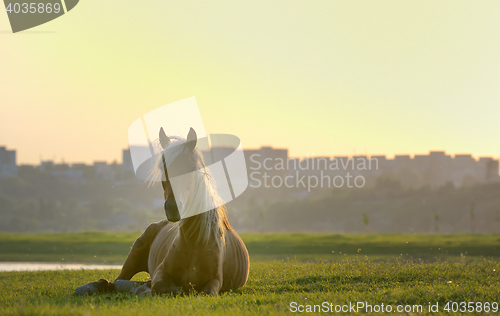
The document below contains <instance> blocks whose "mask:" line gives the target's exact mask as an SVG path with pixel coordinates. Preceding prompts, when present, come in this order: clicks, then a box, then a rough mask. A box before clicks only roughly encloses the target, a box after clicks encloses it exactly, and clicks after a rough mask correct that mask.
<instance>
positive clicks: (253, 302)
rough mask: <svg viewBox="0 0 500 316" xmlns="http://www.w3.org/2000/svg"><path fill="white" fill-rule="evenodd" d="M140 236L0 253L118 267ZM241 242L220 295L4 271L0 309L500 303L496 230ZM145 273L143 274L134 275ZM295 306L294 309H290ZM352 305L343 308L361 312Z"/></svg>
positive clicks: (52, 311) (100, 274)
mask: <svg viewBox="0 0 500 316" xmlns="http://www.w3.org/2000/svg"><path fill="white" fill-rule="evenodd" d="M136 237H137V234H104V233H85V234H67V235H50V234H47V235H12V234H9V235H0V240H1V242H0V255H1V260H3V261H6V260H10V261H12V260H22V261H29V260H32V261H33V260H36V261H40V260H45V261H55V260H59V261H60V260H61V259H62V258H64V259H65V261H68V262H69V261H80V260H82V261H85V262H92V263H103V262H105V261H106V263H110V262H113V263H120V260H122V259H123V258H124V256H126V254H127V252H128V249H129V248H130V245H131V243H132V242H133V240H134V239H135V238H136ZM243 239H244V240H245V242H246V244H247V246H248V249H249V252H250V256H251V258H252V264H251V268H250V277H249V280H248V283H247V285H246V286H245V287H243V288H242V289H239V290H237V291H234V292H231V293H226V294H223V295H221V296H219V297H216V298H212V297H206V296H185V297H165V296H162V297H131V296H128V295H125V294H101V295H95V296H91V297H77V296H75V295H74V294H73V293H74V289H75V288H76V287H78V286H80V285H83V284H85V283H88V282H90V281H94V280H97V279H99V278H107V279H113V278H115V277H116V275H117V274H118V270H101V271H97V270H90V271H89V270H82V271H41V272H3V273H0V314H18V315H26V314H48V315H120V316H121V315H138V314H144V315H166V314H172V315H207V314H213V315H240V314H259V315H260V314H263V315H266V314H268V315H274V314H288V313H290V312H291V309H292V310H293V309H294V308H295V307H297V308H299V305H302V306H304V308H307V305H310V306H314V305H320V307H324V306H323V305H322V304H324V302H327V304H330V303H331V304H332V305H331V306H329V307H328V308H333V310H335V308H336V307H337V308H342V306H343V305H347V306H348V305H349V304H350V303H351V304H356V302H367V303H368V304H371V305H372V308H375V306H379V308H380V306H381V304H384V306H385V305H387V304H390V305H391V307H392V308H393V310H396V309H397V308H398V307H397V305H403V307H402V308H404V307H405V306H404V305H406V304H408V305H409V306H408V307H406V308H408V309H410V310H412V311H411V312H410V313H409V314H419V315H420V314H422V313H421V312H420V310H419V309H418V308H419V307H418V305H421V306H422V310H421V311H422V312H423V313H426V312H428V302H431V304H433V305H435V304H439V306H438V308H439V312H441V313H442V312H444V311H445V310H444V308H445V307H446V304H447V303H449V305H448V307H450V308H453V307H452V304H451V302H457V303H460V302H482V303H486V302H489V305H488V306H489V309H490V310H491V311H492V310H493V309H492V305H491V303H492V302H497V303H499V302H500V278H499V273H500V260H498V259H499V256H500V254H499V251H498V247H499V246H500V236H496V235H315V234H309V235H308V234H264V235H261V234H255V235H253V234H252V235H243ZM332 251H334V252H332ZM340 252H342V253H340ZM94 256H95V257H94ZM88 257H90V258H88ZM286 257H288V258H289V259H286ZM377 258H378V259H377ZM308 259H311V260H310V261H307V260H308ZM147 276H148V275H147V274H146V273H141V274H139V275H137V276H136V277H135V279H136V280H145V279H146V278H147ZM292 302H296V305H292V306H290V304H291V303H292ZM337 305H338V306H337ZM474 306H475V307H474V309H475V310H476V308H478V307H477V306H476V305H474ZM485 306H486V305H485V304H483V305H482V307H483V308H484V307H485ZM455 307H458V308H460V305H455ZM311 308H314V307H311ZM344 308H345V307H344ZM349 310H350V312H347V313H344V314H350V313H353V311H356V310H351V309H349ZM357 311H358V312H359V313H360V314H361V313H363V312H365V310H364V309H359V310H357Z"/></svg>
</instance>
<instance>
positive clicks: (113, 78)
mask: <svg viewBox="0 0 500 316" xmlns="http://www.w3.org/2000/svg"><path fill="white" fill-rule="evenodd" d="M499 15H500V2H499V1H480V2H478V1H460V0H458V1H425V0H423V1H334V0H327V1H322V0H316V1H305V0H302V1H297V0H285V1H278V0H271V1H269V0H266V1H260V0H256V1H247V2H243V1H226V0H222V1H191V0H187V1H167V0H162V1H157V0H144V1H141V2H133V3H132V2H128V1H118V0H107V1H87V0H81V1H80V3H79V4H78V5H77V6H76V7H75V8H74V9H73V10H71V11H70V12H68V13H67V14H65V15H63V16H62V17H60V18H58V19H56V20H53V21H51V22H48V23H46V24H43V25H40V26H38V27H36V28H33V29H30V30H27V31H24V32H20V33H16V34H12V32H11V30H10V25H9V21H8V17H7V14H6V12H5V13H1V12H0V146H7V148H8V149H15V150H17V161H18V163H20V164H23V163H28V164H38V163H39V162H40V160H41V159H43V160H49V159H51V160H55V161H56V162H62V161H65V162H68V163H73V162H75V163H76V162H85V163H91V162H93V161H96V160H99V161H109V162H111V161H114V160H116V161H118V162H120V161H121V150H122V149H124V148H126V147H128V139H127V138H128V128H129V126H130V125H131V124H132V123H133V122H134V121H135V120H136V119H138V118H140V117H141V116H142V115H144V114H146V113H147V112H150V111H152V110H154V109H156V108H158V107H161V106H163V105H166V104H168V103H171V102H174V101H177V100H181V99H185V98H188V97H192V96H195V97H196V100H197V102H198V106H199V109H200V113H201V115H202V117H203V123H204V126H205V129H206V131H207V132H208V133H227V134H233V135H237V136H238V137H239V138H240V139H241V142H242V145H243V147H244V148H258V147H260V146H266V145H267V146H273V147H277V148H288V149H289V155H290V156H292V157H302V156H306V155H309V156H335V155H353V154H368V155H371V154H373V155H378V154H386V155H388V156H392V155H395V154H405V153H407V154H425V153H428V152H429V151H430V150H445V151H446V152H447V153H450V154H459V153H472V154H473V155H474V156H476V157H478V156H493V157H496V158H500V124H499V123H500V57H499V56H500V19H499V18H498V16H499Z"/></svg>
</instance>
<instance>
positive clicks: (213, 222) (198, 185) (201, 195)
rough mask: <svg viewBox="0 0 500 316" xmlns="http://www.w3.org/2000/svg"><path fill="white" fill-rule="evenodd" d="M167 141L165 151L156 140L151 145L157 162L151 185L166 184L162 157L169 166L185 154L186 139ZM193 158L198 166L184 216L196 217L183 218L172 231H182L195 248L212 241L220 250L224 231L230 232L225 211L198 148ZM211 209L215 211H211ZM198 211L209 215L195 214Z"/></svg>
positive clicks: (175, 138)
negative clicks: (193, 243)
mask: <svg viewBox="0 0 500 316" xmlns="http://www.w3.org/2000/svg"><path fill="white" fill-rule="evenodd" d="M169 138H170V141H171V142H170V144H169V145H168V146H167V147H166V148H164V149H163V148H162V147H161V145H160V141H159V140H155V141H154V143H153V148H154V150H155V152H156V155H155V156H156V162H155V164H154V168H153V170H151V173H150V176H149V179H148V180H149V182H150V184H151V183H154V182H159V181H162V180H163V181H164V180H165V172H164V170H163V161H162V156H163V157H164V158H165V164H166V165H167V166H168V165H169V164H171V163H172V162H173V161H174V160H175V158H177V157H178V156H179V155H180V154H182V153H184V151H185V150H187V148H186V146H184V144H186V142H187V141H186V139H185V138H182V137H178V136H169ZM162 154H163V155H162ZM192 154H193V155H194V159H195V161H196V165H197V166H196V170H195V171H194V177H193V179H194V180H193V181H194V183H193V185H191V186H190V188H191V189H190V193H189V197H188V199H187V201H186V205H185V208H184V211H185V213H187V214H196V215H193V216H189V217H186V218H182V219H181V220H180V221H179V222H177V223H175V226H173V227H172V229H174V228H177V229H179V228H180V227H183V229H184V232H185V233H186V234H187V236H188V237H191V238H192V239H195V242H196V243H197V244H201V245H204V246H209V241H210V240H211V237H213V240H214V241H215V246H216V247H218V248H219V249H220V248H221V247H222V246H223V245H224V244H225V231H226V229H228V228H230V226H229V222H228V220H227V217H226V207H225V204H224V201H223V200H222V198H221V197H220V196H219V194H218V193H217V187H216V184H215V180H214V178H213V176H212V174H211V173H210V170H209V168H207V167H206V166H205V162H204V159H203V154H202V153H201V151H200V150H199V149H198V148H195V149H194V151H193V153H192ZM211 206H215V207H213V208H212V207H211ZM201 209H203V210H208V211H204V212H202V213H198V212H199V210H201Z"/></svg>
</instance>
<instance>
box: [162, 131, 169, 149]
mask: <svg viewBox="0 0 500 316" xmlns="http://www.w3.org/2000/svg"><path fill="white" fill-rule="evenodd" d="M168 144H170V138H168V136H167V134H165V131H164V130H163V127H161V128H160V145H161V148H163V149H165V148H166V147H167V146H168Z"/></svg>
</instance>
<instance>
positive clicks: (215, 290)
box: [203, 279, 222, 296]
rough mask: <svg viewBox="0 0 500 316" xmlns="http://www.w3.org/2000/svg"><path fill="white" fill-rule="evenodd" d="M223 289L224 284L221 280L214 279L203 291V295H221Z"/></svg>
mask: <svg viewBox="0 0 500 316" xmlns="http://www.w3.org/2000/svg"><path fill="white" fill-rule="evenodd" d="M221 287H222V282H221V281H220V280H219V279H213V280H212V281H209V282H208V283H207V285H206V286H205V288H204V289H203V293H206V294H208V295H212V296H217V295H219V291H220V288H221Z"/></svg>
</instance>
